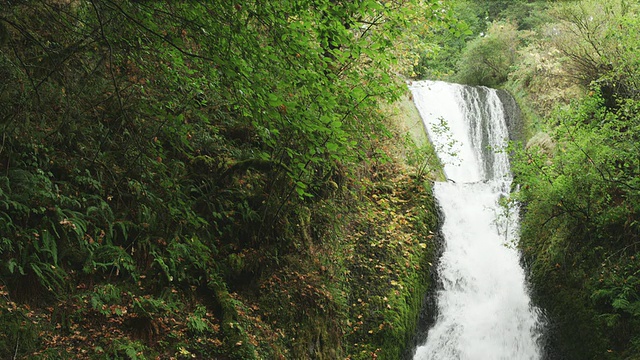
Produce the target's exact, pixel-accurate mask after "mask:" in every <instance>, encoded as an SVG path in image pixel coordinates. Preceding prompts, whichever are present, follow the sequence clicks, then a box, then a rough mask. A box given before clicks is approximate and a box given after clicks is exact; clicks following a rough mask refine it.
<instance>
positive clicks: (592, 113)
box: [416, 0, 640, 360]
mask: <svg viewBox="0 0 640 360" xmlns="http://www.w3.org/2000/svg"><path fill="white" fill-rule="evenodd" d="M450 6H451V8H452V11H455V12H456V14H457V15H456V16H458V17H459V18H461V19H462V20H463V21H464V22H465V23H466V24H467V27H468V28H469V29H470V30H471V33H470V34H468V35H466V36H467V38H466V41H465V43H464V46H460V43H459V42H458V41H450V40H447V39H449V37H450V36H451V35H452V34H453V33H454V32H452V31H451V29H450V28H441V29H440V30H439V32H433V33H432V36H434V37H435V38H437V39H440V40H441V42H440V43H439V46H437V47H436V51H432V52H427V53H424V54H423V56H422V58H421V60H420V62H419V63H420V64H424V65H425V66H426V67H423V68H419V69H422V70H421V71H422V72H421V73H420V72H418V71H417V72H416V73H417V74H418V73H420V74H422V75H423V76H437V77H438V76H439V77H444V78H447V79H450V80H454V81H459V82H463V83H467V84H472V85H487V86H493V87H502V88H506V89H508V90H510V91H511V92H512V93H513V94H514V95H515V96H516V98H517V99H518V101H519V103H520V105H521V107H522V109H523V112H524V113H525V115H526V118H527V119H526V120H527V123H528V130H527V132H528V141H527V142H526V143H524V144H520V145H517V144H516V145H515V147H514V151H515V155H514V156H515V159H514V164H513V168H514V172H515V176H516V182H517V183H518V184H519V191H517V192H516V193H515V195H514V197H515V198H516V199H518V200H519V201H521V202H522V203H523V205H524V206H523V219H522V238H521V242H520V246H521V248H522V250H523V254H524V259H523V260H524V264H525V266H527V268H528V269H529V271H530V281H531V286H532V292H533V295H534V300H535V301H536V302H537V303H538V304H539V305H540V306H542V308H543V309H545V312H546V315H547V319H548V324H547V329H546V331H547V335H548V336H547V342H546V344H545V347H546V351H547V356H548V358H550V359H576V360H578V359H582V360H584V359H640V335H639V334H640V261H639V260H638V258H639V257H640V206H639V204H640V147H639V145H638V144H640V37H639V36H638V34H640V20H639V19H640V17H639V15H640V8H639V6H638V4H637V3H636V2H633V1H623V0H605V1H593V0H583V1H566V2H565V1H557V2H548V1H480V2H470V1H453V2H451V4H450ZM441 56H446V57H447V58H449V59H454V60H446V61H442V58H441ZM432 64H436V65H437V64H444V65H445V66H444V67H442V68H438V67H434V66H428V65H432ZM446 64H449V65H446Z"/></svg>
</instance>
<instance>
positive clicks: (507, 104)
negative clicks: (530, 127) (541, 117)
mask: <svg viewBox="0 0 640 360" xmlns="http://www.w3.org/2000/svg"><path fill="white" fill-rule="evenodd" d="M497 93H498V97H499V98H500V100H501V101H502V105H503V106H504V113H505V120H506V123H507V129H508V130H509V140H511V141H522V140H524V121H523V119H522V111H520V107H519V106H518V103H517V102H516V99H514V98H513V96H511V94H510V93H509V92H508V91H506V90H498V91H497Z"/></svg>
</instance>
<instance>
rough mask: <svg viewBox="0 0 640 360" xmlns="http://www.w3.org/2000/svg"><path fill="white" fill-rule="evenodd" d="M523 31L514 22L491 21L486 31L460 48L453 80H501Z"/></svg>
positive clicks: (513, 61)
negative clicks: (460, 53) (460, 52)
mask: <svg viewBox="0 0 640 360" xmlns="http://www.w3.org/2000/svg"><path fill="white" fill-rule="evenodd" d="M526 35H527V33H526V32H520V31H518V29H517V26H516V25H515V24H514V23H511V22H494V23H492V24H491V26H490V27H489V29H487V34H486V35H484V36H481V37H478V38H476V39H474V40H472V41H470V42H469V43H468V44H467V47H466V48H465V49H464V51H463V52H462V55H461V57H460V61H459V63H458V65H457V67H458V72H457V73H456V76H455V79H456V81H459V82H461V83H464V84H469V85H485V86H489V87H497V86H499V85H500V84H502V83H504V82H505V81H507V79H508V77H509V73H510V72H511V70H512V67H513V66H514V65H515V64H516V61H517V60H518V47H519V46H520V45H521V43H522V41H523V40H524V39H525V38H526Z"/></svg>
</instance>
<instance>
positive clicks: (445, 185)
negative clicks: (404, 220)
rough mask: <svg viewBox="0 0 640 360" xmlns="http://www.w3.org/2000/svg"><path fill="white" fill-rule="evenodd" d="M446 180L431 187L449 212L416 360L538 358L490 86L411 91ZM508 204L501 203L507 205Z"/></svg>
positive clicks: (497, 103) (500, 119) (430, 84)
mask: <svg viewBox="0 0 640 360" xmlns="http://www.w3.org/2000/svg"><path fill="white" fill-rule="evenodd" d="M410 89H411V91H412V93H413V99H414V102H415V104H416V107H417V108H418V110H419V112H420V115H421V117H422V119H423V122H424V124H425V128H426V129H427V132H428V134H429V137H430V139H431V141H432V143H433V144H434V146H435V147H436V150H437V152H438V157H439V158H440V159H441V160H442V162H443V163H444V171H445V175H446V177H447V179H448V181H447V182H437V183H435V184H434V195H435V197H436V199H437V200H438V204H439V206H440V207H441V209H442V213H443V215H444V223H443V225H442V234H443V236H444V242H445V244H444V250H443V253H442V257H441V258H440V261H439V264H438V269H437V274H438V278H439V281H440V288H439V290H438V292H437V317H436V320H435V323H434V324H433V326H432V327H431V329H429V332H428V334H427V338H426V339H424V344H423V345H421V346H419V347H417V348H416V351H415V355H414V360H455V359H461V360H467V359H468V360H473V359H478V360H492V359H496V360H520V359H522V360H538V359H540V358H541V349H540V346H539V338H540V335H541V334H540V328H541V326H540V323H541V317H540V311H539V310H538V309H537V308H535V307H534V306H532V304H531V301H530V297H529V294H528V290H527V284H526V278H525V273H524V270H523V269H522V267H521V266H520V256H519V253H518V251H517V249H516V248H515V247H514V246H513V245H514V244H515V242H516V241H517V234H518V217H517V211H518V209H517V206H515V205H513V204H512V205H510V206H501V205H500V200H501V199H506V197H507V196H508V195H509V191H510V188H511V182H512V177H511V172H510V168H509V159H508V155H507V153H506V151H502V150H504V148H505V147H506V145H507V142H508V139H509V133H508V129H507V124H506V118H507V115H508V114H507V113H506V111H507V108H506V107H505V106H504V104H503V103H502V101H501V100H500V97H499V96H498V93H497V91H496V90H494V89H488V88H484V87H470V86H463V85H457V84H450V83H445V82H434V81H419V82H414V83H413V84H411V85H410ZM503 202H504V201H503Z"/></svg>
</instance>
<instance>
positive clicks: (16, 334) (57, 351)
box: [0, 0, 443, 360]
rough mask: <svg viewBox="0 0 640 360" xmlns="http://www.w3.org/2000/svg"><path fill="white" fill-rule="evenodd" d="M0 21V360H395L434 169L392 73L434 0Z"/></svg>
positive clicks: (428, 255)
mask: <svg viewBox="0 0 640 360" xmlns="http://www.w3.org/2000/svg"><path fill="white" fill-rule="evenodd" d="M0 8H1V9H2V11H1V12H0V79H1V80H2V81H0V327H1V328H2V329H3V330H2V332H1V333H0V358H3V359H9V358H11V359H20V358H23V359H27V358H28V359H66V358H73V359H152V358H160V359H191V358H199V359H238V360H240V359H242V360H246V359H338V358H349V359H371V358H372V357H374V358H380V359H398V358H400V357H401V356H402V354H403V352H404V351H405V350H406V347H407V346H408V344H409V342H410V341H411V338H412V336H413V332H414V328H415V326H416V322H417V318H418V313H419V311H420V309H421V307H422V302H423V296H424V293H425V291H426V289H427V287H428V279H429V277H428V276H427V275H428V273H429V271H430V266H431V261H433V260H432V258H433V254H434V240H433V232H434V231H435V226H436V220H437V217H436V211H435V206H434V204H433V199H432V198H431V195H430V191H429V179H430V178H432V177H434V176H436V175H435V174H436V173H435V169H436V168H437V159H436V158H435V156H433V153H432V150H430V149H429V147H428V144H427V145H425V146H422V145H420V147H418V146H416V145H412V144H413V142H414V140H412V137H411V136H409V133H410V132H409V130H410V129H409V128H415V126H416V123H415V118H411V117H408V116H406V111H407V110H406V109H410V103H407V100H406V98H405V100H404V104H405V105H404V106H403V107H398V106H396V105H393V104H394V101H396V100H398V99H400V98H401V96H402V94H404V92H405V91H406V90H405V88H406V86H405V85H404V82H402V81H400V80H399V79H398V77H397V76H396V75H395V74H397V73H399V72H403V71H405V70H404V69H406V65H407V62H406V61H398V57H397V55H398V54H400V53H402V52H405V53H407V54H408V49H410V48H411V47H412V46H413V45H412V44H416V43H417V42H419V39H417V38H416V36H414V35H412V36H402V37H401V35H403V32H404V29H406V28H409V27H417V25H416V24H417V22H416V20H418V19H419V20H420V26H419V27H422V28H424V27H427V24H429V23H438V22H440V21H443V15H438V14H440V12H438V11H437V2H435V1H413V2H394V1H365V0H362V1H348V2H347V1H345V2H341V1H332V0H331V1H330V0H318V1H306V0H291V1H271V2H263V1H235V0H223V1H213V2H212V1H199V2H195V1H184V2H174V1H171V2H160V1H157V2H156V1H142V2H133V1H117V0H113V1H112V0H94V1H84V0H55V1H54V0H48V1H47V0H41V1H0ZM417 28H418V27H417ZM396 44H397V45H398V46H395V45H396ZM407 104H409V105H407ZM398 109H405V110H398ZM399 111H403V113H398V112H399ZM407 119H413V120H414V123H411V124H409V125H407V121H409V120H407ZM420 124H421V123H420ZM420 126H421V125H420ZM407 163H409V165H407Z"/></svg>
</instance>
